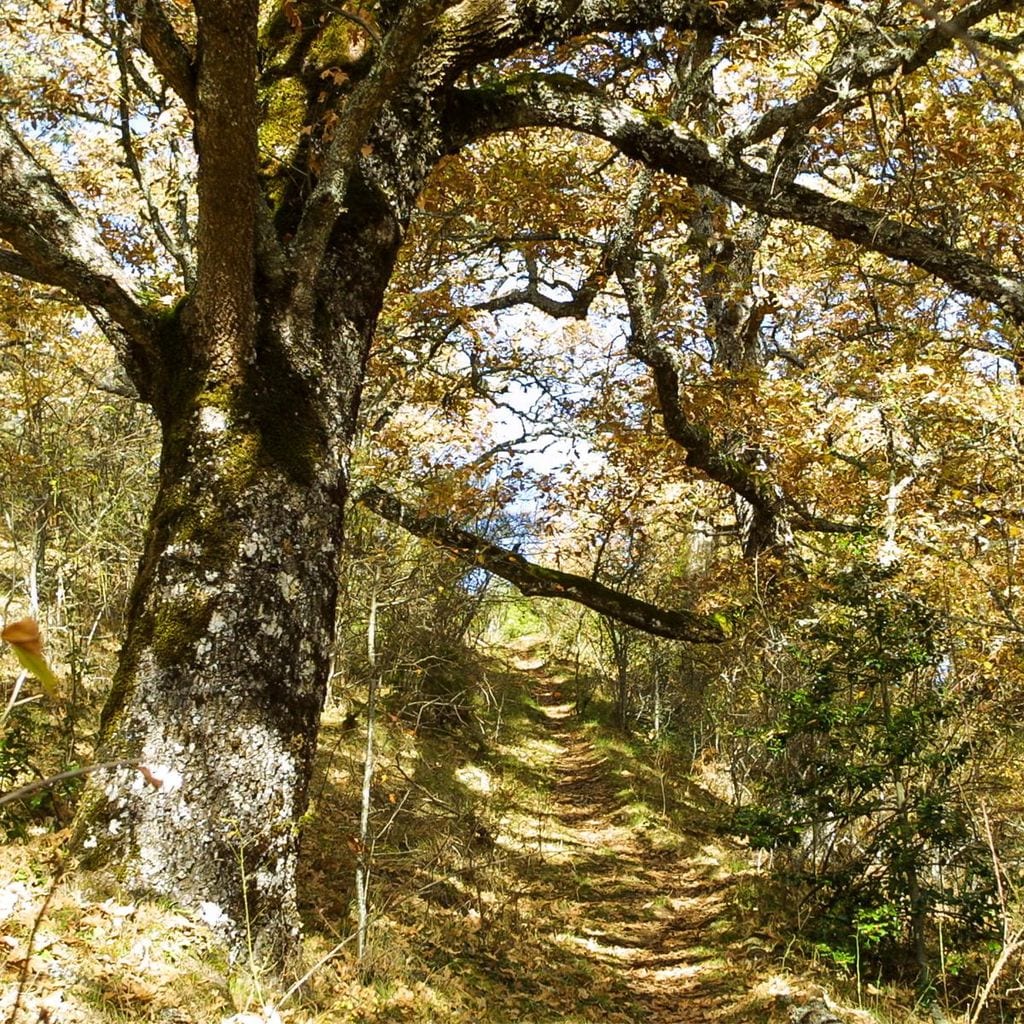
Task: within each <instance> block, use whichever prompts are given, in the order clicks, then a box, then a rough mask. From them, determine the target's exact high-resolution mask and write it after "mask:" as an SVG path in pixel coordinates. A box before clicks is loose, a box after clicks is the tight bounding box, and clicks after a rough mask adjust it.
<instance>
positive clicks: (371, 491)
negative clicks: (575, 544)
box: [356, 487, 730, 644]
mask: <svg viewBox="0 0 1024 1024" xmlns="http://www.w3.org/2000/svg"><path fill="white" fill-rule="evenodd" d="M356 500H357V501H358V502H359V503H360V504H361V505H365V506H366V507H367V508H369V509H372V510H373V511H374V512H376V513H377V514H378V515H379V516H381V517H383V518H384V519H387V520H388V521H389V522H392V523H395V524H396V525H397V526H401V527H402V528H403V529H405V530H408V531H409V533H412V534H415V535H416V536H417V537H423V538H425V539H426V540H430V541H433V542H434V543H435V544H438V545H440V546H441V547H443V548H445V549H446V550H448V551H450V552H451V553H452V554H454V555H455V556H456V557H458V558H460V559H462V560H463V561H465V562H469V563H471V564H473V565H477V566H479V567H480V568H481V569H486V570H487V571H488V572H491V573H494V575H495V576H500V577H501V578H502V579H504V580H508V582H509V583H511V584H512V585H513V586H515V587H516V588H518V589H519V590H520V591H521V592H522V593H523V594H526V595H527V596H529V597H560V598H564V599H565V600H568V601H575V602H576V603H577V604H581V605H584V606H585V607H587V608H590V609H592V610H593V611H596V612H599V613H600V614H602V615H606V616H608V617H609V618H612V619H615V620H616V621H618V622H622V623H624V624H625V625H627V626H632V627H634V628H635V629H639V630H642V631H643V632H645V633H650V634H651V635H653V636H661V637H667V638H668V639H671V640H688V641H690V642H691V643H702V644H714V643H721V642H722V641H724V640H726V639H728V637H729V633H730V629H729V623H728V620H727V619H726V618H725V616H724V615H720V614H715V615H698V614H697V613H695V612H686V611H679V610H676V609H669V608H659V607H657V606H656V605H653V604H649V603H648V602H647V601H641V600H638V599H637V598H635V597H630V596H629V595H628V594H623V593H620V592H619V591H617V590H613V589H612V588H611V587H606V586H605V585H604V584H603V583H598V582H596V581H595V580H591V579H588V578H587V577H586V576H578V575H576V574H575V573H571V572H562V571H560V570H558V569H548V568H546V567H545V566H541V565H537V564H536V563H534V562H530V561H527V559H525V558H523V556H522V555H520V554H517V553H516V552H514V551H509V550H508V549H507V548H503V547H499V546H498V545H497V544H492V543H491V542H490V541H488V540H485V539H484V538H483V537H480V536H478V535H476V534H474V533H470V532H469V531H468V530H463V529H460V528H459V527H457V526H453V525H452V524H451V523H450V522H448V520H447V519H443V518H442V517H440V516H430V515H423V514H421V513H418V512H414V511H413V510H412V509H410V508H407V507H406V506H405V505H403V504H402V502H401V501H399V500H398V498H396V497H395V496H394V495H393V494H389V493H388V492H387V491H385V490H383V489H382V488H380V487H369V488H367V489H366V490H365V491H363V493H362V494H360V495H359V497H358V498H357V499H356Z"/></svg>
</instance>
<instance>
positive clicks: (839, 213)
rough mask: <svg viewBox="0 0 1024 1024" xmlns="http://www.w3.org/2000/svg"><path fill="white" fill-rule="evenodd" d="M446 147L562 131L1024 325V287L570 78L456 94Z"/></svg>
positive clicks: (537, 78)
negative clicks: (885, 260) (921, 273)
mask: <svg viewBox="0 0 1024 1024" xmlns="http://www.w3.org/2000/svg"><path fill="white" fill-rule="evenodd" d="M450 112H451V119H450V123H451V124H452V125H457V126H458V128H457V129H456V130H455V131H453V132H452V133H451V135H450V148H451V149H452V150H457V149H460V148H462V147H463V146H465V145H466V144H468V143H469V142H471V141H473V140H475V139H478V138H482V137H485V136H488V135H493V134H496V133H498V132H503V131H509V130H511V129H515V128H538V127H549V128H565V129H567V130H570V131H578V132H585V133H587V134H589V135H593V136H595V137H597V138H602V139H605V140H606V141H607V142H610V143H611V144H612V145H614V146H616V147H618V149H619V150H620V151H621V152H623V153H624V154H625V155H626V156H629V157H631V158H633V159H635V160H638V161H640V162H641V163H644V164H646V165H647V166H649V167H652V168H654V169H656V170H661V171H665V172H667V173H669V174H677V175H679V176H681V177H684V178H686V180H687V181H689V182H690V183H691V184H693V185H706V186H707V187H709V188H711V189H714V190H715V191H716V192H718V193H719V194H720V195H723V196H725V197H726V198H728V199H731V200H733V201H734V202H736V203H738V204H739V205H740V206H743V207H745V208H747V209H749V210H757V211H759V212H761V213H764V214H767V215H768V216H770V217H776V218H778V219H780V220H787V221H795V222H797V223H800V224H807V225H809V226H811V227H815V228H819V229H820V230H822V231H825V232H827V233H828V234H830V235H832V236H833V237H834V238H841V239H845V240H847V241H851V242H855V243H856V244H858V245H861V246H863V247H864V248H865V249H868V250H871V251H874V252H878V253H881V254H882V255H883V256H889V257H891V258H892V259H897V260H902V261H904V262H906V263H909V264H912V265H913V266H917V267H920V268H921V269H922V270H926V271H927V272H928V273H930V274H934V275H935V276H936V277H937V278H939V279H940V280H942V281H945V282H946V283H947V284H950V285H952V286H953V287H954V288H956V289H958V290H959V291H961V292H963V293H964V294H966V295H972V296H974V297H975V298H979V299H984V300H986V301H988V302H992V303H994V304H995V305H997V306H999V307H1000V308H1002V309H1003V310H1004V311H1005V312H1006V314H1007V315H1008V316H1009V317H1011V318H1012V319H1013V320H1014V321H1015V322H1016V323H1019V324H1024V278H1022V277H1021V276H1020V275H1018V274H1015V273H1012V272H1010V271H1008V270H1004V269H1001V268H999V267H996V266H993V265H992V264H991V263H988V262H986V261H985V260H982V259H979V258H978V257H977V256H974V255H973V254H972V253H969V252H965V251H964V250H962V249H957V248H955V247H954V246H952V245H950V244H948V243H947V242H946V241H945V240H944V239H943V238H942V237H941V236H940V235H939V234H937V233H934V232H931V231H927V230H923V229H921V228H915V227H911V226H909V225H907V224H902V223H900V222H899V221H897V220H893V219H892V218H889V217H887V216H885V215H884V214H882V213H880V212H879V211H877V210H872V209H868V208H865V207H861V206H857V205H856V204H855V203H849V202H846V201H844V200H840V199H836V198H834V197H831V196H827V195H824V194H823V193H821V192H817V191H815V190H814V189H811V188H807V187H806V186H804V185H800V184H798V183H796V182H782V181H779V180H777V179H776V178H775V176H774V175H772V174H769V173H766V172H764V171H759V170H757V169H756V168H754V167H751V166H750V165H748V164H745V163H743V162H742V161H740V160H737V159H730V158H726V157H724V156H723V155H722V154H720V153H719V152H718V151H716V150H715V149H713V147H711V146H709V145H707V144H705V143H704V142H702V141H701V140H700V139H697V138H694V137H693V136H692V135H690V134H688V133H687V132H686V131H685V129H684V128H683V127H682V126H681V125H678V124H676V123H674V122H671V121H668V120H662V119H658V118H652V117H649V116H646V115H645V114H644V113H643V112H642V111H640V110H637V109H635V108H634V107H631V106H629V105H628V104H626V103H621V102H619V101H618V100H615V99H612V98H610V97H608V96H606V95H604V94H603V93H602V92H601V91H600V90H598V89H596V88H594V87H593V86H590V85H587V84H585V83H583V82H581V81H579V80H577V79H575V78H573V77H572V76H569V75H559V74H550V75H537V74H528V75H524V76H522V77H520V78H517V79H513V80H509V81H504V82H501V83H498V84H497V85H494V86H488V87H487V88H480V89H463V90H453V92H452V99H451V106H450Z"/></svg>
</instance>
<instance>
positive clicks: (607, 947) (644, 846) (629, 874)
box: [527, 669, 788, 1024]
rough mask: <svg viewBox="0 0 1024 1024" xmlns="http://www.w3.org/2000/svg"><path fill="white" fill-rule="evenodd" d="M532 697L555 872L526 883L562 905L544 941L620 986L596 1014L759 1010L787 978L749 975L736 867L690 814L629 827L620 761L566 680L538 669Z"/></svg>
mask: <svg viewBox="0 0 1024 1024" xmlns="http://www.w3.org/2000/svg"><path fill="white" fill-rule="evenodd" d="M536 695H537V698H538V703H539V705H540V707H541V709H542V711H543V713H544V715H545V719H546V720H545V722H544V725H545V726H546V727H547V730H548V732H549V734H550V736H551V738H552V740H553V741H554V744H555V751H554V756H553V758H552V760H551V763H550V772H551V794H552V804H551V810H550V811H549V812H548V818H547V828H545V829H544V830H543V833H542V834H541V835H540V836H538V837H537V848H538V851H539V854H540V856H541V857H542V858H543V859H544V860H545V861H546V863H547V865H548V866H549V868H553V869H554V870H551V871H549V872H548V873H547V875H546V876H545V875H543V874H540V873H539V877H538V879H537V880H536V882H535V883H534V884H535V885H536V886H538V888H539V890H540V892H539V893H538V895H539V896H540V898H543V896H542V893H543V890H544V888H547V890H548V897H549V899H550V900H551V901H552V902H553V903H554V902H557V901H559V900H562V901H565V903H566V904H567V906H566V907H565V908H564V909H563V913H562V914H561V915H560V917H561V918H562V919H561V920H555V921H553V922H552V923H553V924H555V925H556V929H557V930H554V931H553V933H552V934H551V936H550V941H551V942H552V943H553V944H568V945H571V946H572V947H573V948H575V949H577V950H578V951H579V952H580V954H581V955H582V956H583V957H584V958H585V959H587V960H588V961H589V962H590V963H591V964H592V966H593V971H594V974H595V976H597V977H598V978H600V979H601V982H600V983H601V984H602V985H603V986H605V987H607V988H609V989H614V990H619V991H621V992H622V994H623V997H624V998H623V1000H622V1001H621V1002H619V1003H618V1004H617V1009H616V1011H615V1012H614V1014H612V1015H610V1016H609V1017H607V1018H606V1019H610V1020H617V1021H623V1022H627V1021H628V1022H630V1024H633V1022H637V1024H640V1022H648V1024H688V1022H693V1024H699V1022H704V1021H707V1022H712V1021H722V1022H725V1021H744V1020H750V1019H753V1015H752V1012H753V1011H754V1010H755V1009H756V1011H757V1013H756V1017H757V1018H759V1019H764V1012H765V1011H766V1010H768V1009H769V1006H768V1005H766V997H772V996H774V995H778V996H784V995H786V994H788V986H787V985H786V984H785V983H784V982H782V980H781V979H774V981H775V984H774V986H773V985H772V979H761V978H759V977H758V973H759V972H758V970H757V968H756V967H755V965H754V964H753V963H752V958H751V956H750V953H751V946H750V945H747V946H744V944H743V941H742V940H741V939H740V938H739V937H738V936H737V935H735V934H730V933H729V926H730V924H731V923H732V922H731V921H730V915H729V914H728V912H727V905H726V897H727V895H728V893H729V891H730V889H731V887H732V886H733V885H734V884H735V876H734V875H731V874H729V873H728V872H727V871H726V870H724V868H723V864H722V852H723V851H722V850H721V848H718V847H716V846H715V844H714V842H713V841H711V839H710V836H709V835H708V834H707V832H706V830H705V829H702V828H701V827H700V823H699V821H695V822H694V827H693V831H692V833H691V834H690V835H688V836H682V837H678V835H677V838H681V839H682V840H683V842H682V843H681V844H680V843H677V842H670V843H668V844H665V843H664V838H663V841H662V844H660V845H659V843H658V842H657V838H656V837H652V836H651V835H650V833H651V829H650V827H648V828H644V827H643V823H641V826H640V827H637V824H636V823H634V822H633V821H631V815H630V811H629V804H628V803H627V802H626V801H627V800H628V797H629V795H630V789H629V787H628V786H627V787H623V785H622V783H623V779H622V777H621V773H623V772H627V773H628V772H629V769H623V768H616V767H615V766H614V764H613V763H612V761H611V760H610V759H609V757H608V755H607V754H605V753H603V752H602V751H601V749H600V748H599V747H598V746H596V745H595V743H594V742H593V740H592V739H591V738H590V736H589V735H588V733H587V732H586V731H585V730H584V729H582V728H580V725H579V722H578V719H577V718H576V716H575V714H574V705H573V702H572V700H571V698H570V696H569V695H568V694H567V692H566V686H565V681H564V680H563V679H561V678H559V677H558V676H557V675H556V676H551V675H549V674H548V673H547V672H546V671H545V670H544V669H541V670H540V672H539V673H538V674H537V689H536ZM666 798H667V797H666ZM692 810H693V812H694V815H695V817H697V816H699V813H700V808H699V807H696V806H695V807H693V808H692ZM527 841H529V840H527ZM566 922H571V925H570V928H569V930H568V931H566V930H563V928H564V927H565V923H566ZM753 952H754V954H755V956H756V955H757V954H758V953H759V952H760V950H759V949H758V947H757V946H756V944H754V946H753ZM752 982H753V984H752Z"/></svg>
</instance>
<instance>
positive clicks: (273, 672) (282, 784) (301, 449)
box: [77, 210, 401, 962]
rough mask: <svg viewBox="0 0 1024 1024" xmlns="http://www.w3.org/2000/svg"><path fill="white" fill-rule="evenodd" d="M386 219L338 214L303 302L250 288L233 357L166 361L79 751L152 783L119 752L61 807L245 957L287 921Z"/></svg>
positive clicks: (103, 857) (84, 835)
mask: <svg viewBox="0 0 1024 1024" xmlns="http://www.w3.org/2000/svg"><path fill="white" fill-rule="evenodd" d="M400 236H401V226H400V225H399V224H398V223H397V222H396V221H395V220H394V219H393V218H392V217H391V215H390V214H389V213H388V212H387V211H385V210H378V211H377V216H376V217H370V216H369V215H368V213H367V211H365V210H364V211H363V212H362V213H361V214H360V215H358V216H357V215H355V214H353V215H350V217H349V218H348V221H347V225H346V227H345V229H344V230H339V231H338V233H337V235H336V237H335V243H336V244H334V245H332V247H331V250H330V252H329V253H328V254H327V257H326V258H325V259H324V261H323V266H322V271H321V274H320V277H319V281H318V283H317V285H316V287H315V289H314V293H315V301H314V302H313V303H312V308H311V309H309V308H308V306H309V303H308V302H304V303H303V308H304V309H307V312H306V313H304V314H301V315H300V314H297V313H296V312H295V308H294V307H295V303H294V302H293V301H292V299H291V297H290V296H288V295H284V296H282V297H281V298H280V299H279V300H277V301H275V296H274V295H273V293H272V292H271V293H270V294H268V295H267V296H266V297H265V298H264V301H263V302H262V303H261V312H260V323H259V326H258V327H257V330H256V336H255V337H254V338H253V339H251V351H252V352H253V357H252V359H250V360H248V361H246V362H241V363H240V364H239V365H238V366H236V367H235V368H232V367H230V366H228V367H227V369H225V364H224V362H223V361H221V360H216V359H213V360H210V359H207V360H205V361H203V363H202V364H201V366H200V368H199V369H198V370H196V368H195V367H194V366H193V365H189V366H182V367H180V368H179V370H178V371H177V372H176V373H175V374H174V375H173V376H172V377H171V378H170V379H169V380H168V381H167V382H166V384H165V392H166V393H165V396H164V398H163V400H162V401H161V403H158V404H161V405H162V407H163V408H164V410H165V413H164V415H163V417H162V423H163V450H162V455H161V466H160V482H159V488H158V493H157V498H156V503H155V506H154V509H153V512H152V516H151V519H150V524H149V529H148V534H147V538H146V544H145V553H144V556H143V559H142V563H141V566H140V570H139V575H138V578H137V580H136V583H135V588H134V593H133V596H132V602H131V608H130V616H129V627H128V635H127V639H126V643H125V646H124V649H123V651H122V655H121V661H120V665H119V669H118V673H117V677H116V680H115V685H114V689H113V693H112V695H111V698H110V701H109V703H108V706H107V708H106V710H105V713H104V721H103V728H102V737H101V739H102V750H101V754H100V756H101V758H102V759H103V760H122V761H127V762H134V763H137V764H140V765H143V766H145V768H146V769H148V771H149V772H150V773H152V774H153V775H155V776H156V777H157V778H158V779H160V780H162V785H161V787H160V788H159V789H153V788H151V787H150V786H149V785H147V784H146V782H145V777H144V775H143V773H140V772H138V771H134V770H133V769H130V768H126V769H122V770H118V771H116V772H114V773H112V774H111V775H108V776H107V777H106V778H105V779H104V780H103V781H102V782H98V783H96V784H95V786H94V788H93V789H92V791H91V793H90V795H89V797H88V799H87V802H86V806H85V807H84V809H83V811H82V813H81V815H80V817H79V827H78V837H77V845H78V848H79V850H80V851H81V852H82V853H83V855H85V857H86V863H89V862H90V861H91V862H96V863H101V864H107V865H111V864H113V865H118V866H121V868H122V870H123V872H124V875H125V878H124V881H125V882H126V883H127V884H128V885H129V886H131V887H133V888H139V889H142V890H145V891H148V892H157V893H164V894H167V895H170V896H173V897H174V898H176V899H178V900H180V901H181V902H183V903H185V904H186V905H189V906H192V907H194V908H198V909H199V910H200V912H201V913H202V914H203V916H204V917H205V918H206V919H207V920H208V921H210V922H211V923H212V924H214V926H215V927H216V928H217V929H218V930H219V931H220V932H222V934H224V935H225V937H226V938H227V940H228V942H229V944H230V946H231V947H232V948H233V949H234V950H235V952H236V953H240V954H248V953H250V952H251V953H252V954H254V955H255V956H256V957H257V958H258V959H259V960H260V961H264V962H269V961H279V960H280V958H281V956H282V954H284V953H285V952H286V951H287V950H288V948H289V947H290V946H291V945H292V944H293V942H294V938H295V936H296V935H297V932H298V917H297V911H296V896H295V867H296V857H297V852H298V822H299V820H300V818H301V815H302V813H303V811H304V809H305V806H306V794H307V788H308V783H309V778H310V773H311V770H312V761H313V755H314V751H315V747H316V739H317V728H318V720H319V715H320V711H321V707H322V704H323V699H324V693H325V689H326V682H327V674H328V667H329V659H330V653H331V643H332V631H333V625H334V619H335V601H336V595H337V558H338V550H339V546H340V544H341V540H342V525H343V507H344V502H345V498H346V466H345V452H346V450H347V448H348V444H349V442H350V441H351V439H352V436H353V433H354V429H355V416H356V410H357V405H358V397H359V390H360V385H361V381H362V377H363V372H364V364H365V359H366V354H367V351H368V347H369V341H370V337H371V335H372V332H373V327H374V324H375V321H376V317H377V314H378V312H379V310H380V306H381V302H382V298H383V294H384V289H385V287H386V283H387V279H388V277H389V275H390V272H391V269H392V266H393V262H394V257H395V253H396V251H397V247H398V243H399V240H400ZM202 330H204V328H203V326H202V325H199V326H197V325H196V324H195V323H194V321H193V318H192V317H191V315H190V312H189V310H188V309H187V308H186V309H185V310H184V311H183V313H182V314H181V315H179V316H177V317H175V318H173V320H172V321H171V322H170V323H169V324H168V326H167V329H166V332H167V335H168V336H167V337H166V338H164V339H163V342H164V347H165V349H166V350H173V351H178V352H190V351H195V349H196V342H195V339H194V338H193V337H192V334H193V332H196V331H200V332H201V331H202ZM243 341H244V339H243ZM207 347H209V346H207ZM241 347H242V348H243V349H244V348H245V345H243V346H241Z"/></svg>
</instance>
